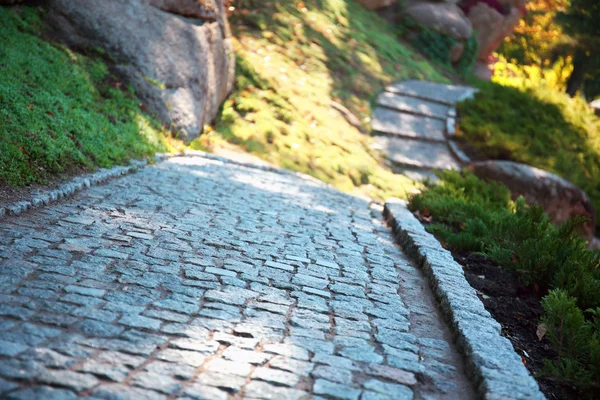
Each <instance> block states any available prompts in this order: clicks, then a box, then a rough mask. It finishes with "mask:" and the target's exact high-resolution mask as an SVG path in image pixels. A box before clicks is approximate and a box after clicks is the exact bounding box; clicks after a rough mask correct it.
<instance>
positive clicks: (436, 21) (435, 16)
mask: <svg viewBox="0 0 600 400" xmlns="http://www.w3.org/2000/svg"><path fill="white" fill-rule="evenodd" d="M404 12H405V13H406V15H408V16H410V17H411V18H412V19H414V20H415V21H416V22H418V23H419V24H421V25H424V26H426V27H428V28H431V29H433V30H436V31H438V32H442V33H445V34H447V35H449V36H452V37H455V38H456V39H468V38H470V37H471V34H472V32H473V28H472V26H471V22H470V21H469V19H468V18H467V17H466V16H465V15H464V13H463V12H462V10H461V9H460V8H459V7H458V6H457V5H456V4H452V3H430V2H417V3H409V4H408V5H407V6H406V9H405V10H404Z"/></svg>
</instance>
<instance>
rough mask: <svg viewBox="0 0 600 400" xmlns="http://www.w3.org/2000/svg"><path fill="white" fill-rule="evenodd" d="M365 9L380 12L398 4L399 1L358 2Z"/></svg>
mask: <svg viewBox="0 0 600 400" xmlns="http://www.w3.org/2000/svg"><path fill="white" fill-rule="evenodd" d="M357 1H358V2H359V3H360V4H362V5H363V6H364V7H365V8H367V9H369V10H379V9H380V8H385V7H389V6H392V5H394V4H396V2H397V1H398V0H357Z"/></svg>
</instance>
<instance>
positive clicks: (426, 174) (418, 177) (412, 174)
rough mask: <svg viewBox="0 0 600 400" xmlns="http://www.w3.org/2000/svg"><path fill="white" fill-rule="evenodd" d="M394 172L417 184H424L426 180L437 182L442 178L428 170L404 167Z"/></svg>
mask: <svg viewBox="0 0 600 400" xmlns="http://www.w3.org/2000/svg"><path fill="white" fill-rule="evenodd" d="M394 172H397V173H400V174H402V175H404V176H406V177H407V178H409V179H412V180H413V181H416V182H424V181H425V180H429V181H432V182H437V181H439V180H440V178H438V177H437V175H436V174H435V172H433V171H429V170H426V169H419V168H406V167H403V168H398V169H394Z"/></svg>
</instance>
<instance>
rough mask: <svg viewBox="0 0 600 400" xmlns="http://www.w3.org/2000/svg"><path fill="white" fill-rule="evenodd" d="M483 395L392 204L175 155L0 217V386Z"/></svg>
mask: <svg viewBox="0 0 600 400" xmlns="http://www.w3.org/2000/svg"><path fill="white" fill-rule="evenodd" d="M77 397H79V398H86V399H90V400H91V399H167V398H168V399H227V398H232V399H240V398H258V399H302V398H314V399H322V398H337V399H359V398H360V399H364V400H375V399H411V398H415V399H431V398H453V399H454V398H460V399H469V398H472V397H473V392H472V388H471V385H470V383H469V382H468V381H467V379H466V377H465V374H464V371H463V365H462V361H461V358H460V357H459V356H458V355H457V353H456V351H455V349H454V345H453V344H452V340H451V336H450V333H449V331H448V330H447V329H446V327H445V325H444V324H443V322H442V320H441V318H440V316H439V313H438V311H437V310H436V308H435V306H434V300H433V296H432V295H431V293H430V292H429V289H428V285H427V283H426V282H425V280H424V278H423V276H422V275H421V271H420V270H418V269H417V268H415V267H414V266H413V265H412V264H411V263H410V262H409V261H408V259H407V258H406V257H405V255H404V254H403V253H402V252H401V251H400V250H399V248H398V247H397V246H396V245H395V244H394V243H393V237H392V234H391V232H390V231H389V229H388V228H387V227H386V226H385V225H384V223H383V219H382V217H381V209H380V208H378V207H377V206H375V205H373V204H369V203H368V202H367V201H365V200H362V199H358V198H355V197H351V196H349V195H345V194H342V193H340V192H338V191H335V190H333V189H330V188H328V187H326V186H325V185H323V184H321V183H317V182H315V181H313V180H312V179H308V178H304V177H300V176H298V175H294V174H291V173H285V172H279V173H276V172H269V171H265V170H261V169H257V168H249V167H245V166H241V165H236V164H233V163H223V162H219V161H215V160H210V159H207V158H202V157H175V158H172V159H170V160H168V161H165V162H163V163H160V164H158V165H155V166H152V167H147V168H144V169H142V170H141V171H140V172H138V173H135V174H132V175H129V176H126V177H123V178H120V179H118V180H115V181H112V182H110V183H108V184H107V185H105V186H98V187H94V188H91V189H89V190H87V191H84V192H81V193H79V194H78V195H76V196H75V197H74V198H71V199H69V200H68V201H63V202H62V203H58V204H54V205H51V206H48V207H45V208H40V209H37V210H34V211H31V212H28V213H24V214H22V215H20V216H16V217H5V218H3V219H0V398H8V399H45V400H47V399H72V398H77Z"/></svg>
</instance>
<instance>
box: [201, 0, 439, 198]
mask: <svg viewBox="0 0 600 400" xmlns="http://www.w3.org/2000/svg"><path fill="white" fill-rule="evenodd" d="M302 3H303V4H302ZM302 3H300V2H295V1H289V0H288V1H281V2H266V1H264V2H263V1H256V2H254V6H253V7H252V8H250V9H248V10H238V11H237V12H236V13H234V15H233V16H232V17H231V18H230V22H231V25H232V29H233V32H234V35H235V38H236V40H235V48H236V54H237V63H238V64H237V80H236V86H235V90H234V92H233V94H232V95H231V96H230V98H229V100H227V101H226V102H225V104H224V105H223V107H222V112H221V114H220V116H219V117H218V119H217V122H216V124H215V126H214V127H213V129H214V132H212V133H210V134H207V135H203V136H202V137H201V138H200V139H199V140H197V141H196V142H194V143H192V147H196V146H198V147H207V148H210V147H211V146H216V145H218V142H219V141H220V140H226V141H228V142H230V143H234V144H236V145H239V146H241V147H242V148H243V149H245V150H246V151H249V152H250V153H253V154H255V155H257V156H259V157H261V158H263V159H265V160H267V161H270V162H272V163H274V164H276V165H280V166H283V167H285V168H289V169H292V170H296V171H300V172H304V173H307V174H310V175H312V176H314V177H316V178H318V179H321V180H323V181H325V182H328V183H331V184H333V185H334V186H336V187H337V188H339V189H342V190H345V191H349V192H359V193H361V194H367V195H369V196H371V197H374V198H385V197H388V196H401V197H405V196H406V192H407V191H410V190H413V188H414V186H413V183H412V182H411V181H410V180H408V179H407V178H405V177H404V176H401V175H394V174H393V173H392V172H391V171H390V170H389V169H388V168H386V167H385V166H384V164H383V161H382V160H381V157H380V156H379V154H378V153H376V152H374V151H372V150H371V149H370V145H371V139H370V138H369V137H368V136H366V135H363V134H361V133H360V132H359V130H357V129H356V128H355V127H353V126H352V125H350V124H349V123H348V122H347V121H346V120H345V119H344V118H343V117H342V116H341V115H340V113H339V112H338V111H336V110H334V109H332V108H331V106H330V104H331V102H332V101H336V102H338V103H341V104H343V105H345V106H346V107H347V108H348V109H350V110H351V111H352V112H353V113H354V114H355V115H356V116H357V117H358V118H359V119H360V120H361V121H363V122H364V123H365V126H366V127H368V126H369V123H368V120H366V118H369V117H370V116H371V102H372V101H373V99H374V98H375V96H376V95H377V94H379V93H380V91H381V90H382V89H383V87H384V86H385V85H386V84H389V83H391V82H394V81H398V80H402V79H407V78H417V79H429V80H432V81H444V78H443V77H442V76H441V75H440V74H439V73H438V72H437V70H436V69H435V68H434V67H433V66H432V65H431V64H429V63H428V62H427V61H425V60H424V59H423V58H422V57H421V56H420V55H418V54H416V53H414V52H413V51H411V50H409V48H408V47H406V46H405V45H404V44H402V43H400V42H398V39H397V34H396V32H395V31H394V30H393V28H392V27H390V26H389V25H388V24H387V23H386V22H385V21H384V20H382V19H381V18H379V17H378V16H377V14H375V13H373V12H370V11H367V10H365V9H364V8H363V7H362V6H361V5H359V4H357V3H355V2H354V1H350V0H348V1H346V0H307V1H303V2H302ZM302 5H303V6H304V7H302Z"/></svg>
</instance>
